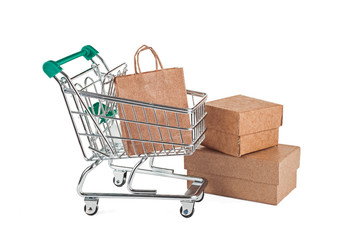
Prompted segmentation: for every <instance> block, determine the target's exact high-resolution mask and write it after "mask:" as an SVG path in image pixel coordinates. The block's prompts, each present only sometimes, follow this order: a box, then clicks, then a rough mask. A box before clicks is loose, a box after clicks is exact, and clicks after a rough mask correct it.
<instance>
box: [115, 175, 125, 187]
mask: <svg viewBox="0 0 360 240" xmlns="http://www.w3.org/2000/svg"><path fill="white" fill-rule="evenodd" d="M126 173H127V172H126V171H125V172H122V171H114V175H115V177H113V183H114V185H115V186H117V187H122V186H124V184H125V182H126Z"/></svg>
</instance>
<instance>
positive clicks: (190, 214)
mask: <svg viewBox="0 0 360 240" xmlns="http://www.w3.org/2000/svg"><path fill="white" fill-rule="evenodd" d="M194 212H195V208H193V209H192V211H191V212H189V210H188V209H185V210H184V211H183V207H180V214H181V216H183V217H184V218H189V217H191V216H192V215H193V214H194Z"/></svg>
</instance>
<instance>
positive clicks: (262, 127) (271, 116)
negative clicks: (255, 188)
mask: <svg viewBox="0 0 360 240" xmlns="http://www.w3.org/2000/svg"><path fill="white" fill-rule="evenodd" d="M206 111H207V113H208V115H207V118H206V127H207V129H208V132H210V133H209V134H208V133H207V135H206V138H205V140H204V142H203V143H202V144H203V145H204V146H207V147H210V148H213V149H216V150H218V151H221V152H224V153H227V154H231V155H233V156H241V155H244V154H246V153H249V152H253V151H257V150H261V149H264V148H267V147H271V146H275V145H277V143H278V132H277V131H278V130H274V129H277V128H279V127H280V126H281V124H282V115H283V106H282V105H279V104H275V103H271V102H266V101H263V100H259V99H255V98H250V97H246V96H242V95H237V96H233V97H228V98H223V99H219V100H215V101H211V102H208V103H206ZM270 130H272V131H270ZM251 134H254V135H251ZM265 135H266V136H265ZM236 136H240V137H239V138H237V139H236V140H234V139H235V138H236ZM242 136H244V137H242ZM245 136H246V137H245Z"/></svg>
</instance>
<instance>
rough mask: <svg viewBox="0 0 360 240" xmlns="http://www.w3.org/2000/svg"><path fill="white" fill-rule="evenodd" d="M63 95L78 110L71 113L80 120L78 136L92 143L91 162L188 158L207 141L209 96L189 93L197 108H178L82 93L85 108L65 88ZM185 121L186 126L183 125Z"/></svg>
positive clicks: (71, 92) (72, 93) (90, 144)
mask: <svg viewBox="0 0 360 240" xmlns="http://www.w3.org/2000/svg"><path fill="white" fill-rule="evenodd" d="M64 92H65V93H66V95H70V96H71V98H72V99H73V102H74V104H73V106H74V107H75V108H71V114H72V115H73V116H74V118H77V119H78V120H80V126H81V128H80V127H78V129H77V134H78V135H79V136H80V137H81V138H82V139H83V138H84V137H85V138H86V140H87V142H88V143H89V149H91V150H92V152H93V153H94V155H93V156H92V158H91V159H92V160H95V159H97V158H103V159H106V158H108V159H113V158H130V157H143V156H169V155H189V154H192V153H193V152H194V150H195V149H196V147H197V146H198V145H199V144H200V143H201V141H202V140H203V138H204V133H205V115H206V113H205V98H206V95H205V94H203V93H199V92H194V91H188V95H189V96H191V98H192V99H193V101H194V102H193V103H195V105H194V106H192V107H191V108H188V109H177V108H172V107H168V106H160V105H153V104H149V103H144V102H137V101H131V100H127V99H120V98H116V97H111V96H107V95H102V94H98V93H93V92H89V91H79V94H80V97H81V98H82V99H83V101H84V102H85V104H86V107H84V106H82V105H81V104H80V103H79V98H78V96H77V95H76V94H75V92H74V91H73V90H71V89H64ZM90 114H91V115H92V116H93V118H94V119H95V122H94V121H91V119H90ZM180 119H181V120H182V121H180ZM184 119H186V120H187V122H188V124H187V126H185V125H183V126H181V124H180V122H184ZM78 125H79V124H78ZM96 125H97V126H96ZM98 128H99V129H100V131H101V133H102V134H101V133H100V131H99V129H98ZM102 135H104V137H103V136H102Z"/></svg>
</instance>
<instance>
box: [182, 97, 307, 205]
mask: <svg viewBox="0 0 360 240" xmlns="http://www.w3.org/2000/svg"><path fill="white" fill-rule="evenodd" d="M206 111H207V113H208V116H207V119H206V127H207V132H206V137H205V140H204V142H203V145H204V146H206V147H200V148H199V149H197V150H196V151H195V153H194V154H193V155H191V156H185V168H186V169H187V170H188V174H189V175H194V176H201V177H205V178H207V179H208V182H209V183H208V186H207V188H206V191H205V192H207V193H212V194H217V195H222V196H228V197H235V198H241V199H246V200H251V201H257V202H263V203H268V204H274V205H276V204H278V203H279V202H280V201H281V200H282V199H283V198H284V197H285V196H286V195H287V194H289V193H290V192H291V191H292V190H293V189H294V188H295V187H296V172H297V169H298V167H299V164H300V148H299V147H296V146H289V145H281V144H280V145H278V137H279V127H280V126H281V125H282V116H283V107H282V105H279V104H274V103H270V102H266V101H262V100H258V99H254V98H250V97H246V96H242V95H238V96H234V97H229V98H224V99H220V100H216V101H212V102H209V103H207V104H206Z"/></svg>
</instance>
